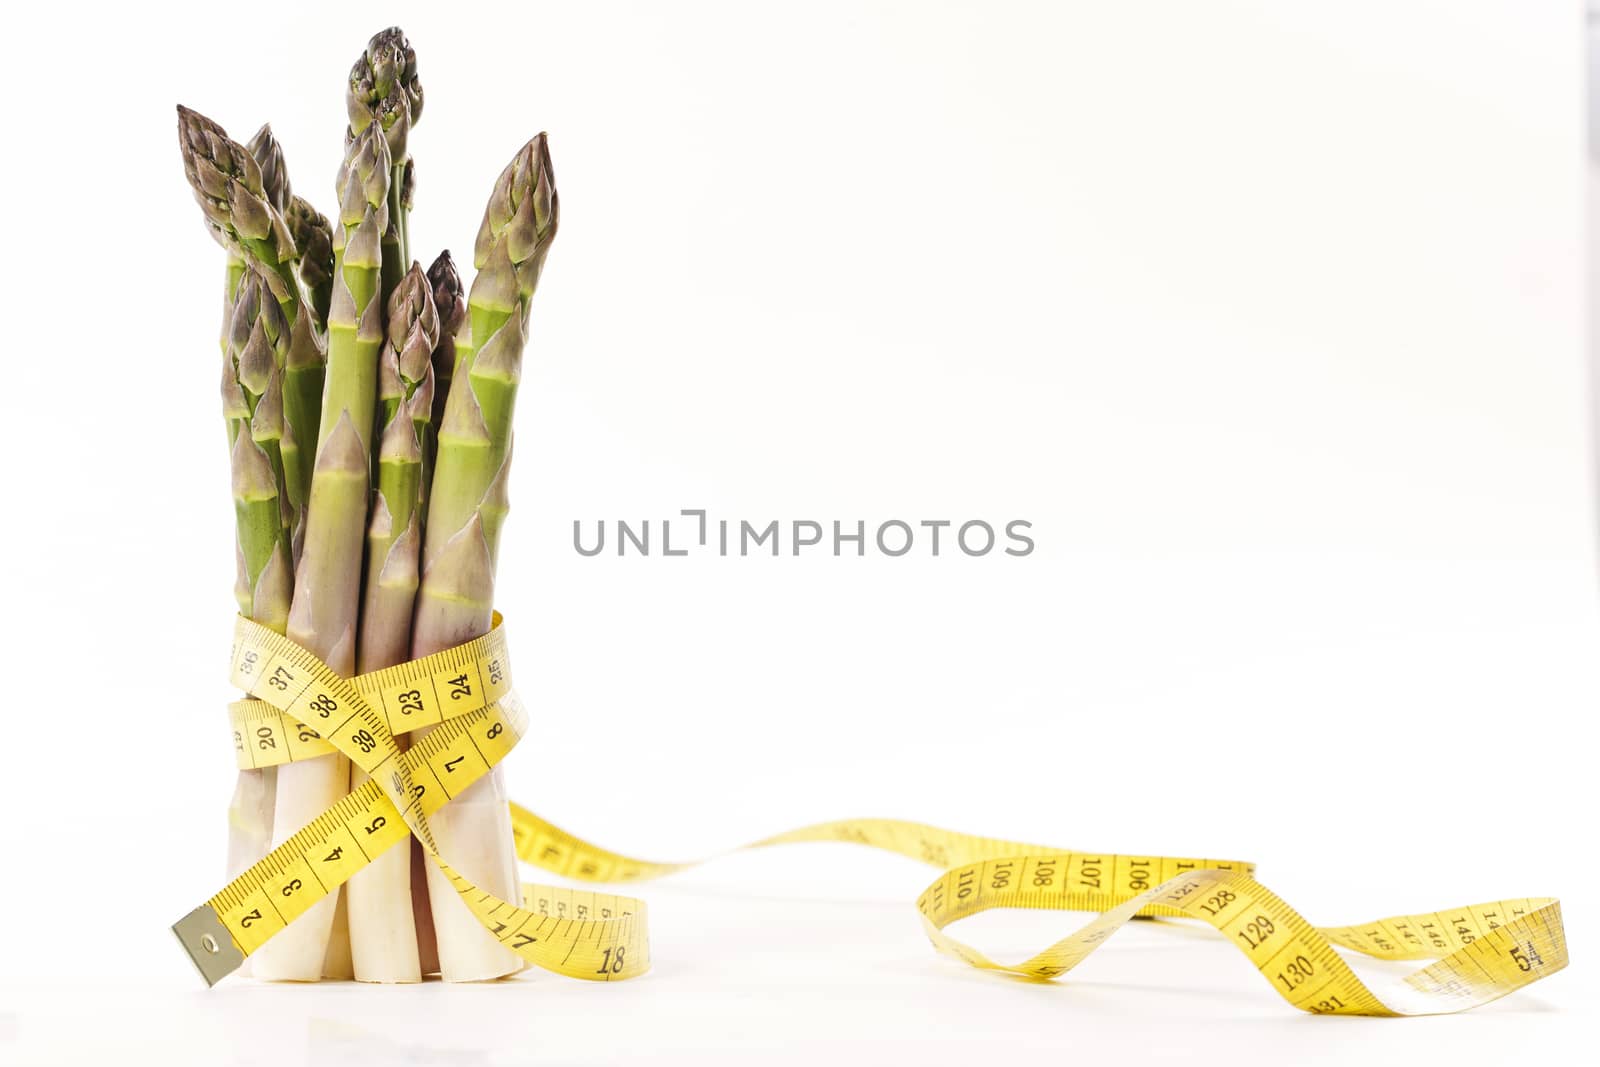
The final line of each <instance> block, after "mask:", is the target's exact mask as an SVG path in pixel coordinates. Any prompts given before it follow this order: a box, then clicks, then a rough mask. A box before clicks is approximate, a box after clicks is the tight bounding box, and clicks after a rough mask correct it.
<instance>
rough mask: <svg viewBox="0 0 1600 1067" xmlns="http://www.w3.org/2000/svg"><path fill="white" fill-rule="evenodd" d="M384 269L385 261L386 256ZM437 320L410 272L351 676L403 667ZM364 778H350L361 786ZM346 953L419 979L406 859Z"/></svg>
mask: <svg viewBox="0 0 1600 1067" xmlns="http://www.w3.org/2000/svg"><path fill="white" fill-rule="evenodd" d="M384 255H385V262H387V261H388V260H387V256H388V252H387V251H385V253H384ZM438 337H439V317H438V314H437V313H436V312H435V310H434V307H433V295H432V293H431V292H430V291H429V287H428V282H427V279H426V278H424V277H423V274H422V268H420V267H418V266H417V265H416V264H412V266H411V270H410V271H409V272H407V274H406V276H405V277H404V278H403V279H401V282H400V285H399V287H398V288H396V289H395V291H394V293H393V295H391V296H390V297H389V324H388V337H387V340H386V341H385V343H384V346H383V351H382V353H381V354H380V355H379V357H378V390H379V400H380V402H381V404H382V412H381V419H382V423H383V432H382V435H381V437H380V438H379V445H378V493H377V496H376V497H375V499H374V501H373V508H372V519H371V522H370V523H369V525H368V527H367V582H366V593H365V597H364V602H363V607H362V611H361V635H360V646H359V652H358V655H357V660H356V663H357V666H358V667H359V669H360V670H361V671H362V673H366V672H367V671H374V670H378V669H380V668H383V667H389V666H393V665H394V664H396V663H401V662H404V661H405V659H406V658H407V656H408V654H409V653H410V650H411V609H412V606H413V604H414V602H415V598H416V593H417V564H418V557H419V555H420V552H421V547H422V526H421V522H420V517H421V506H422V441H421V437H420V433H419V429H420V427H425V426H427V422H428V414H429V412H430V410H431V409H432V407H433V365H432V357H433V348H434V345H435V343H436V342H437V341H438ZM363 778H364V776H363V775H362V774H361V772H360V771H359V770H357V771H356V772H355V773H354V777H353V783H354V784H357V785H359V784H360V783H361V781H362V780H363ZM349 887H350V888H349V912H350V949H351V955H352V957H353V961H354V965H355V977H356V979H357V980H359V981H363V982H417V981H421V979H422V969H421V960H420V958H419V956H418V948H417V936H416V917H415V913H414V911H413V908H412V897H411V849H409V848H392V849H389V850H388V851H387V852H385V853H383V855H381V856H379V857H378V858H377V859H376V860H374V861H373V862H372V863H371V864H369V865H368V866H367V867H366V868H364V869H363V870H361V871H359V872H357V873H356V875H355V877H353V878H351V879H350V882H349Z"/></svg>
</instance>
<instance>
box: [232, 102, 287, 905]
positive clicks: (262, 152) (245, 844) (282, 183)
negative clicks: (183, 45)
mask: <svg viewBox="0 0 1600 1067" xmlns="http://www.w3.org/2000/svg"><path fill="white" fill-rule="evenodd" d="M250 155H251V158H254V160H256V165H258V166H261V170H262V192H264V194H266V195H267V198H269V200H272V202H274V203H275V205H282V197H286V195H288V168H285V166H283V165H282V160H283V154H282V150H280V149H278V142H277V139H274V138H272V130H270V126H262V128H261V130H259V131H258V133H256V136H254V138H251V141H250ZM269 168H270V174H269ZM245 270H246V267H245V261H243V258H242V256H237V254H234V253H232V251H230V253H227V270H226V282H224V290H222V336H221V344H222V414H224V419H226V422H227V440H229V454H230V467H232V469H234V472H235V477H234V498H235V512H240V510H246V512H248V510H253V509H254V506H253V504H243V502H242V498H245V499H248V496H251V494H253V493H254V488H253V486H251V485H250V482H253V480H254V482H258V483H259V477H256V478H253V477H251V474H253V472H251V470H250V459H251V456H248V454H245V456H242V458H238V459H232V453H234V451H235V450H237V448H240V442H238V437H240V429H242V427H243V426H245V421H246V419H248V418H250V405H248V402H246V400H245V392H243V389H242V387H240V384H238V378H237V362H235V358H234V354H230V350H229V342H230V338H232V328H234V309H235V301H237V298H238V288H240V285H242V283H243V280H245ZM242 466H243V467H245V469H243V470H242V469H240V467H242ZM254 474H256V475H259V470H256V472H254ZM272 493H274V498H277V494H278V486H275V485H274V486H272ZM262 510H267V509H262ZM254 530H258V526H256V525H254V523H253V522H251V520H245V522H243V523H237V530H235V553H237V560H238V577H237V581H235V595H237V598H238V609H240V611H242V613H243V614H245V616H246V617H254V601H256V598H258V595H259V598H261V600H262V613H261V619H258V621H262V622H269V621H270V619H275V617H277V619H282V617H283V616H286V614H288V589H286V585H282V584H280V582H275V581H274V582H266V584H261V582H251V579H250V574H248V569H250V568H248V565H246V561H245V557H246V552H245V547H243V545H245V541H246V539H248V537H250V534H251V533H253V531H254ZM251 555H261V547H259V545H253V547H251ZM278 592H282V598H280V600H278V598H277V597H275V595H274V593H278ZM278 629H280V630H282V624H280V625H278ZM277 781H278V777H277V771H275V769H274V768H259V769H258V768H250V769H242V771H238V776H237V779H235V782H234V797H232V798H230V800H229V805H227V877H229V878H234V877H235V875H238V873H240V872H243V870H245V869H248V867H250V865H251V864H254V862H256V861H259V859H261V857H262V856H266V854H267V848H269V845H270V840H272V803H274V793H275V790H277Z"/></svg>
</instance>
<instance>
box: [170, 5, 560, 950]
mask: <svg viewBox="0 0 1600 1067" xmlns="http://www.w3.org/2000/svg"><path fill="white" fill-rule="evenodd" d="M422 100H423V96H422V88H421V82H420V80H419V78H418V76H417V64H416V56H415V53H414V52H413V51H412V49H411V47H410V44H409V42H407V40H406V38H405V36H404V34H403V33H401V32H400V31H399V30H398V29H389V30H385V31H383V32H381V33H379V34H377V35H375V36H374V37H373V38H372V40H371V41H369V42H368V44H367V47H366V49H364V50H363V52H362V54H361V56H360V57H358V59H357V61H356V63H355V65H354V67H353V68H352V70H351V73H350V78H349V84H348V91H347V93H346V100H345V104H346V113H347V115H348V118H349V127H348V129H347V131H346V141H345V154H344V161H343V163H342V164H341V166H340V169H339V174H338V180H337V183H336V192H337V195H338V210H337V212H336V215H335V218H334V221H333V224H332V225H331V226H330V225H329V224H328V223H327V222H326V221H324V220H322V219H321V217H320V216H319V215H317V213H316V212H315V209H314V208H312V207H311V206H310V205H309V204H308V203H306V202H305V201H303V200H301V199H299V198H297V197H294V196H292V194H291V192H290V188H289V181H288V171H287V167H286V165H285V163H284V160H283V155H282V152H281V150H280V149H279V147H278V145H277V143H276V141H275V140H274V139H273V138H272V136H271V134H270V131H269V130H267V129H265V128H263V131H262V133H260V134H258V135H257V138H256V140H255V141H253V142H252V143H251V145H250V146H249V147H248V148H247V147H245V146H241V145H239V144H238V143H237V142H235V141H233V140H231V139H230V138H229V137H228V136H227V134H226V132H225V131H224V130H223V129H222V127H221V126H219V125H217V124H216V123H214V122H212V121H211V120H209V119H207V118H205V117H204V116H201V115H199V114H198V113H196V112H193V111H190V110H188V109H186V108H181V107H180V108H179V142H180V147H181V149H182V153H183V160H184V169H185V175H186V176H187V178H188V179H189V182H190V185H191V186H192V188H193V189H194V192H195V196H196V198H197V200H198V201H199V202H200V204H201V207H202V209H203V211H204V212H205V217H206V220H207V222H208V225H209V228H210V230H211V233H212V235H213V236H214V237H215V238H216V239H217V240H218V242H219V243H221V244H222V245H223V247H224V249H225V250H226V251H227V253H228V261H227V275H226V277H227V291H226V299H227V319H226V322H225V328H224V338H223V349H224V355H225V360H226V362H225V367H224V372H225V373H224V380H223V386H224V388H223V400H224V413H225V415H226V417H227V422H228V427H229V441H230V447H231V449H232V464H233V482H234V496H235V502H236V512H237V521H236V529H237V540H238V549H239V561H240V562H239V582H238V588H239V602H240V610H241V613H242V614H243V615H244V617H245V618H248V619H252V620H255V621H257V622H259V623H261V624H262V625H264V626H266V627H267V628H268V629H269V630H272V631H275V632H277V633H284V634H287V635H288V636H289V637H290V638H292V639H293V641H294V642H295V643H296V645H298V646H299V647H300V648H302V649H304V650H306V651H307V652H309V653H311V654H313V655H315V656H316V657H317V658H318V659H319V660H320V661H322V662H324V663H326V664H327V665H328V667H329V668H330V669H331V670H333V671H334V672H336V673H337V674H339V675H340V676H342V677H347V678H348V677H352V676H354V675H355V674H356V672H357V670H358V669H359V670H362V671H372V670H375V669H378V668H382V667H387V666H392V665H394V664H397V663H400V662H403V661H405V660H407V659H409V658H410V656H411V655H412V654H413V652H414V651H415V652H416V653H417V654H418V655H426V654H427V653H429V652H435V651H438V650H440V649H444V648H447V647H451V646H455V645H459V644H461V643H462V642H463V641H466V640H469V639H471V638H474V637H478V636H481V635H482V634H484V633H486V632H487V631H488V629H489V619H490V607H489V605H490V604H491V603H492V600H493V588H494V561H495V558H496V554H497V550H498V545H499V534H500V529H501V526H502V524H503V522H504V519H505V514H506V492H505V486H506V473H507V470H508V467H509V457H510V453H511V422H512V412H513V407H514V402H515V396H516V387H517V382H518V379H519V377H520V363H521V359H522V351H523V347H524V340H525V337H526V328H527V322H528V314H529V304H530V301H531V299H532V296H533V290H534V287H535V285H536V284H537V281H538V277H539V272H540V269H541V268H542V266H543V263H544V258H545V255H546V253H547V251H548V249H549V245H550V242H551V240H552V239H553V238H554V236H555V232H556V222H557V200H556V194H555V187H554V183H553V177H552V174H551V170H550V157H549V152H548V149H547V146H546V143H545V137H544V135H543V134H540V135H539V136H538V137H536V138H535V139H534V140H532V141H530V142H529V143H528V144H527V145H525V146H524V147H523V148H522V149H521V150H520V151H519V152H518V153H517V154H516V156H515V157H514V158H513V160H512V162H511V163H510V164H509V165H508V166H507V167H506V169H505V172H504V173H503V174H502V175H501V176H500V179H499V180H498V181H497V182H496V184H495V187H494V191H493V194H492V197H491V199H490V202H489V205H488V208H487V210H486V212H485V216H484V220H483V225H482V227H481V229H480V232H479V235H478V240H477V246H476V249H475V253H476V254H475V256H474V259H475V261H476V262H475V265H476V267H477V269H478V276H477V278H476V279H475V280H474V282H473V285H472V288H471V295H470V297H468V298H467V299H466V300H465V301H462V300H461V299H460V293H459V282H457V283H456V286H457V289H456V291H452V287H451V284H450V282H451V280H452V279H453V278H454V270H453V267H451V266H450V265H449V259H448V254H445V255H443V256H441V257H440V260H439V262H438V263H436V266H435V270H436V275H437V276H430V277H425V276H424V275H423V274H422V272H421V269H420V267H418V266H417V265H416V264H415V263H413V262H412V261H411V260H410V249H409V232H408V225H407V215H408V213H409V211H410V208H411V203H412V198H413V189H414V183H415V164H414V162H413V161H412V159H411V156H410V154H409V138H410V134H411V131H412V129H413V128H414V126H415V124H416V122H417V120H418V118H419V117H420V115H421V111H422ZM436 294H438V295H439V296H441V297H449V298H450V304H451V306H450V307H449V308H447V309H446V310H447V312H448V327H449V328H451V329H453V330H455V331H456V332H455V336H453V337H450V338H448V339H442V338H441V337H440V329H441V324H440V309H439V308H438V307H437V306H436V303H435V295H436ZM436 365H437V367H438V369H437V372H436V369H435V368H436ZM436 377H437V379H439V380H440V381H439V382H438V383H437V387H438V389H439V392H440V396H439V398H438V399H436V398H435V390H436ZM352 775H353V777H352ZM363 780H364V773H363V770H362V768H361V767H360V766H359V765H357V766H355V767H354V768H352V766H351V764H350V763H349V761H348V760H347V759H346V758H345V756H343V755H341V754H340V753H339V752H336V751H329V752H327V753H325V754H323V755H321V756H318V757H317V758H314V759H307V760H304V761H297V762H295V763H293V764H290V765H287V766H284V767H280V768H275V769H273V770H244V771H241V774H240V778H239V784H238V787H237V789H236V792H235V800H234V804H233V806H232V809H231V812H230V816H231V817H230V823H231V827H232V829H231V831H230V833H231V838H232V841H231V844H230V861H229V870H230V873H238V871H239V870H241V869H243V868H244V867H246V866H248V865H249V863H250V862H252V861H254V860H256V859H259V858H260V856H261V855H262V854H263V853H264V852H265V850H266V847H267V845H268V843H269V842H270V844H272V845H278V844H281V843H282V842H284V841H286V840H288V839H289V838H290V837H292V836H293V835H294V834H295V833H296V832H297V831H299V829H300V828H301V827H302V826H304V825H306V824H307V823H308V822H309V821H310V820H312V819H313V818H315V817H316V816H317V815H319V814H320V813H322V812H323V811H325V810H326V809H327V808H328V807H329V806H330V805H332V804H333V803H335V802H336V801H338V800H339V799H340V798H341V797H343V796H344V795H345V794H346V792H347V791H348V790H349V789H350V788H351V786H352V785H355V786H359V785H360V784H361V783H362V781H363ZM504 795H505V790H504V783H503V781H502V780H501V778H500V776H499V772H495V773H494V774H492V775H490V776H489V777H488V778H487V779H486V780H485V781H484V783H483V785H482V786H481V787H480V788H479V789H478V790H477V791H476V792H475V793H473V794H471V795H468V796H464V797H462V798H460V799H459V802H458V803H457V804H455V805H452V807H451V809H450V812H449V814H448V815H442V816H441V818H440V820H439V832H440V833H441V834H442V835H443V837H444V839H445V840H446V841H448V842H450V843H451V846H452V854H453V855H456V856H457V857H458V858H459V862H461V863H462V864H463V866H464V868H466V869H467V870H468V871H469V872H470V873H471V874H472V876H473V877H476V878H478V879H480V880H482V881H484V882H485V884H486V885H487V886H488V887H489V888H491V889H493V890H498V891H501V892H504V893H510V894H512V895H515V892H516V882H515V858H514V851H513V844H512V837H511V827H510V823H509V817H508V816H507V815H506V811H505V802H504ZM495 797H499V798H500V799H499V802H498V803H495V802H494V801H493V798H495ZM411 859H412V858H411V854H410V851H409V850H407V849H394V850H391V851H389V852H387V853H386V854H385V855H384V856H383V857H382V858H381V859H380V860H379V861H378V862H376V863H374V864H371V865H369V866H366V867H365V869H363V870H361V871H360V873H359V874H358V875H357V876H356V877H355V878H353V879H352V880H351V881H350V882H349V883H348V889H347V890H346V891H344V892H343V893H340V892H334V893H330V894H327V895H326V896H325V897H324V898H323V899H322V900H321V901H320V902H319V903H318V904H317V905H316V907H315V908H314V909H311V910H309V911H308V913H307V914H305V915H303V916H301V917H300V920H299V921H298V922H296V923H295V924H294V926H293V927H292V928H291V929H289V930H287V931H286V932H285V934H284V936H282V937H279V938H276V939H274V940H273V942H272V943H271V944H270V945H268V946H264V948H263V951H262V952H261V953H260V954H258V955H257V956H256V958H255V960H254V967H255V973H256V974H257V976H259V977H264V978H273V979H285V980H300V981H311V980H316V979H318V978H320V977H323V976H325V975H327V976H340V977H343V976H352V975H353V976H354V977H356V978H359V979H362V980H367V981H379V982H415V981H418V980H420V978H421V977H422V974H423V973H426V972H430V971H432V970H434V969H438V970H441V971H442V973H443V974H444V976H445V977H446V978H447V979H462V980H468V979H480V978H491V977H497V976H499V975H501V974H506V973H510V971H512V970H515V969H517V968H519V967H520V966H521V965H522V964H521V961H520V960H518V959H517V958H516V957H514V956H512V955H510V954H508V953H507V952H506V951H505V950H504V949H502V948H501V947H500V946H499V945H498V944H497V943H495V942H494V941H493V940H492V939H490V938H488V937H487V935H486V934H485V933H484V930H483V927H482V926H481V925H480V924H479V923H477V922H476V920H473V919H472V918H471V916H470V913H468V912H466V910H465V909H463V908H462V907H461V905H460V904H459V902H458V901H457V899H456V894H455V893H454V892H453V891H449V890H448V889H447V887H446V886H445V885H444V884H443V883H441V884H440V889H441V890H443V891H441V892H439V893H436V894H434V899H433V901H432V902H431V903H429V904H428V905H426V906H424V905H423V900H424V899H425V898H426V897H427V895H428V894H427V890H426V884H425V883H424V882H423V881H422V880H421V879H420V877H418V876H417V875H415V874H414V872H413V869H412V862H411ZM435 873H436V871H435ZM414 881H415V885H414V884H413V883H414ZM414 890H415V892H414ZM435 942H437V952H435V951H434V948H433V946H434V944H435ZM419 946H420V947H419Z"/></svg>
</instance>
